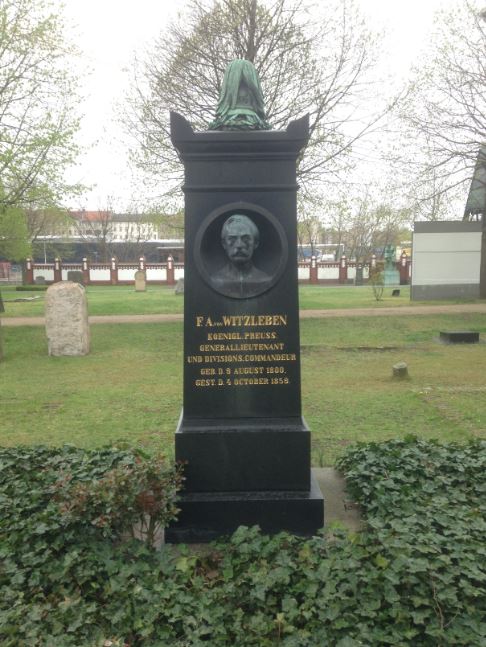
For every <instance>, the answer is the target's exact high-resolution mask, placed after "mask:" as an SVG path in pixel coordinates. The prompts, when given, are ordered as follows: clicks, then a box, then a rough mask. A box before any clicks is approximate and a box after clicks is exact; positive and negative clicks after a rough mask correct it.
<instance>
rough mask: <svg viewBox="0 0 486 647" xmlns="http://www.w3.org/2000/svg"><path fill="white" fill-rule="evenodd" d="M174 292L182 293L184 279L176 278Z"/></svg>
mask: <svg viewBox="0 0 486 647" xmlns="http://www.w3.org/2000/svg"><path fill="white" fill-rule="evenodd" d="M174 292H175V294H184V279H178V281H177V283H176V286H175V290H174Z"/></svg>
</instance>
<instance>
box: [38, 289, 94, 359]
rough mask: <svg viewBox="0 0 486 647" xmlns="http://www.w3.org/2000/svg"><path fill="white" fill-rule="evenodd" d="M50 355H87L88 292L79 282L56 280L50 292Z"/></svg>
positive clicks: (47, 319) (48, 325)
mask: <svg viewBox="0 0 486 647" xmlns="http://www.w3.org/2000/svg"><path fill="white" fill-rule="evenodd" d="M46 334H47V345H48V351H49V355H54V356H62V355H87V354H88V353H89V343H90V335H89V324H88V305H87V300H86V291H85V289H84V287H83V286H82V285H79V283H73V282H71V281H63V282H60V283H54V284H53V285H51V286H50V287H49V288H48V289H47V292H46Z"/></svg>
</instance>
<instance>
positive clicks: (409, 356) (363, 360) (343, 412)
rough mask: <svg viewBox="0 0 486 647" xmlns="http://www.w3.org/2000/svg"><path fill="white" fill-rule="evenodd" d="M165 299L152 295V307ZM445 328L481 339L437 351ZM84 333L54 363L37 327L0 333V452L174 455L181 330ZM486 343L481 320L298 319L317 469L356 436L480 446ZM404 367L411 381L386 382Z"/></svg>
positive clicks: (484, 423)
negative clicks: (105, 448)
mask: <svg viewBox="0 0 486 647" xmlns="http://www.w3.org/2000/svg"><path fill="white" fill-rule="evenodd" d="M314 289H315V288H311V290H314ZM96 290H102V288H97V289H95V293H96ZM111 290H112V288H109V289H108V292H109V293H110V292H111ZM317 290H319V288H317ZM338 290H339V289H338V288H337V289H336V293H337V292H338ZM357 290H358V291H359V290H360V288H358V289H357ZM331 291H332V290H330V292H331ZM351 291H353V289H351V290H350V292H351ZM162 292H163V290H162V289H160V291H157V290H154V301H156V299H157V298H159V297H160V294H161V293H162ZM89 293H90V302H91V308H94V306H95V304H96V300H95V299H91V296H92V295H91V291H89ZM306 293H307V292H306ZM17 294H22V293H17ZM111 294H113V295H116V294H118V298H119V301H116V299H115V297H114V300H113V302H112V306H113V308H115V306H116V307H118V306H119V305H121V304H122V303H123V295H124V294H125V295H126V294H129V291H128V290H127V289H126V288H115V289H114V291H113V292H111ZM157 295H158V296H157ZM5 296H7V293H5ZM132 296H135V293H133V294H131V295H130V298H131V297H132ZM137 296H138V295H137ZM141 296H143V297H144V298H148V297H150V292H148V293H146V294H145V295H141ZM7 298H8V296H7ZM400 298H401V297H400ZM168 299H169V294H168V293H167V299H165V300H168ZM174 299H175V297H174ZM178 299H179V301H178V303H180V304H181V307H182V299H180V297H179V298H178ZM129 300H130V299H127V300H126V301H127V302H128V301H129ZM159 300H160V302H161V303H162V302H163V301H164V300H163V299H159ZM100 303H101V301H100ZM105 303H106V302H105ZM10 305H16V304H7V307H9V306H10ZM18 305H23V304H18ZM29 305H30V304H29ZM159 305H160V304H159ZM311 307H318V306H316V305H312V306H311ZM334 307H338V306H337V305H336V306H334ZM171 311H174V310H173V309H172V310H171ZM93 314H94V312H93ZM441 329H458V330H459V329H469V330H478V331H480V332H481V333H482V334H483V335H482V337H483V340H482V342H481V343H480V344H479V345H472V346H468V345H460V346H447V345H442V344H440V343H438V341H437V337H438V332H439V330H441ZM91 335H92V347H91V353H90V355H88V356H86V357H75V358H69V357H62V358H53V357H48V356H47V344H46V339H45V332H44V330H43V328H42V327H19V328H7V327H5V328H4V329H3V338H4V344H3V346H4V353H5V358H4V361H3V362H2V363H0V384H1V387H0V406H1V410H2V424H1V426H0V444H1V445H14V444H18V443H27V444H35V443H48V444H56V445H57V444H62V443H65V442H68V443H74V444H76V445H79V446H83V447H95V446H99V445H102V444H105V443H109V442H112V441H116V440H119V439H126V440H130V441H133V442H140V443H142V444H145V445H147V446H151V447H155V446H158V447H160V446H162V447H163V448H164V449H165V450H166V451H167V452H168V453H171V452H172V448H173V434H174V431H175V427H176V423H177V419H178V416H179V414H180V409H181V406H182V362H183V354H182V324H180V323H164V324H117V325H103V326H92V327H91ZM485 336H486V318H485V317H484V315H480V314H467V315H457V314H454V315H435V316H429V315H422V316H420V317H413V316H403V317H400V318H398V317H379V318H368V317H362V318H361V317H356V318H336V319H312V320H304V321H303V322H302V324H301V343H302V392H303V413H304V416H305V418H306V420H307V422H308V423H309V425H310V428H311V430H312V432H313V464H314V465H330V464H332V463H333V461H334V459H335V458H336V456H338V455H340V454H342V452H343V450H344V448H345V447H346V446H347V445H349V444H350V443H354V442H355V441H357V440H363V441H372V440H376V441H380V440H384V439H388V438H397V437H403V436H405V435H407V434H409V433H415V434H417V435H419V436H421V437H423V438H439V439H440V440H442V441H451V440H456V441H461V440H464V439H467V438H473V437H482V438H486V379H485V367H486V343H485V341H484V337H485ZM400 360H403V361H406V362H407V363H408V365H409V372H410V380H408V381H402V382H396V381H394V380H392V379H391V367H392V364H394V363H395V362H397V361H400Z"/></svg>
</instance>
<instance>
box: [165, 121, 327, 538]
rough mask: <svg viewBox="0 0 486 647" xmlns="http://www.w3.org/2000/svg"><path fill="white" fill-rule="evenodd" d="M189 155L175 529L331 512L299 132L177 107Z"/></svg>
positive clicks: (184, 531)
mask: <svg viewBox="0 0 486 647" xmlns="http://www.w3.org/2000/svg"><path fill="white" fill-rule="evenodd" d="M171 135H172V141H173V144H174V146H175V148H176V149H177V151H178V153H179V155H180V157H181V159H182V161H183V162H184V168H185V184H184V187H183V189H184V193H185V218H186V221H185V243H186V250H185V259H186V260H185V286H184V408H183V413H182V415H181V419H180V421H179V425H178V428H177V431H176V434H175V445H176V459H177V460H178V461H184V462H185V463H186V465H185V476H186V481H185V489H184V492H183V494H182V499H181V501H180V503H179V507H180V509H181V511H180V514H179V518H178V521H177V522H176V523H174V524H173V525H171V526H170V527H169V528H168V529H167V532H166V540H167V541H168V542H181V541H182V542H201V541H209V540H211V539H213V538H215V537H217V536H219V535H222V534H228V533H231V532H233V531H234V530H236V528H237V527H238V526H239V525H255V524H257V525H259V526H260V527H261V528H262V530H264V531H266V532H278V531H280V530H288V531H290V532H294V533H296V534H302V535H310V534H313V533H315V532H316V531H317V530H318V529H319V528H321V527H322V525H323V497H322V494H321V492H320V490H319V487H318V485H317V483H316V482H315V481H314V480H313V479H312V478H311V470H310V432H309V429H308V428H307V426H306V424H305V422H304V420H303V419H302V415H301V395H300V343H299V312H298V292H297V258H296V255H297V232H296V228H297V223H296V192H297V185H296V159H297V157H298V155H299V153H300V151H301V149H302V148H303V146H304V145H305V143H306V141H307V138H308V119H307V117H305V118H303V119H301V120H299V121H296V122H293V123H292V124H290V125H289V127H288V128H287V130H286V131H244V132H241V131H226V132H225V131H223V132H218V131H211V132H204V133H194V132H193V130H192V128H191V126H190V125H189V123H188V122H187V121H186V120H185V119H184V118H183V117H181V116H180V115H177V114H175V113H172V114H171Z"/></svg>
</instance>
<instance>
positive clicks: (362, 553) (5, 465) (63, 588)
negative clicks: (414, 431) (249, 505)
mask: <svg viewBox="0 0 486 647" xmlns="http://www.w3.org/2000/svg"><path fill="white" fill-rule="evenodd" d="M149 460H150V459H149ZM127 461H128V463H130V460H129V458H127V455H126V454H124V453H123V452H122V451H121V450H115V449H102V450H98V451H94V450H92V451H90V452H83V451H82V450H76V449H74V448H69V447H67V448H66V447H64V448H57V449H54V448H50V449H47V448H10V449H3V450H2V451H1V452H0V508H1V509H0V560H1V562H0V564H1V565H0V587H1V591H0V644H2V646H5V647H14V646H15V647H18V646H23V645H25V646H28V647H31V646H32V647H35V646H37V645H46V646H48V645H49V646H51V645H52V646H55V647H64V646H66V647H69V646H76V647H82V646H90V647H96V646H100V647H106V646H108V645H110V646H113V647H114V646H119V647H121V646H125V647H135V646H144V647H145V646H146V647H158V646H160V647H172V646H173V647H199V646H203V645H204V646H205V645H211V647H223V646H228V645H238V647H240V646H241V647H250V646H251V647H253V646H254V647H266V646H273V645H282V646H285V647H323V646H330V647H358V646H365V647H376V646H377V645H398V646H410V647H412V646H413V647H415V646H420V647H439V646H441V647H442V646H451V647H452V646H454V647H457V646H458V645H461V646H465V647H482V646H484V645H486V546H485V541H484V538H485V536H486V441H481V440H476V441H473V442H470V443H467V444H448V445H446V444H439V443H435V442H431V441H424V440H419V439H416V438H406V439H404V440H394V441H388V442H385V443H372V444H363V445H359V446H356V447H353V448H351V449H348V451H347V453H346V454H345V455H344V456H343V457H342V458H341V459H340V460H339V464H338V467H339V468H340V469H342V470H343V471H344V472H345V473H346V474H347V478H348V483H349V488H350V496H352V498H353V499H354V500H355V501H356V502H357V503H359V504H360V506H361V508H362V512H363V517H364V520H365V524H364V528H363V531H362V532H360V533H359V534H348V533H346V532H345V531H344V530H340V529H338V528H334V529H331V530H329V531H328V532H327V533H326V534H325V535H322V536H318V537H314V538H312V539H308V540H304V539H302V538H298V537H293V536H290V535H288V534H285V533H282V534H280V535H278V536H275V537H267V536H263V535H261V533H260V532H259V530H258V529H257V528H240V529H239V530H237V531H236V532H235V534H234V535H233V536H231V537H229V538H227V539H225V540H224V541H220V542H217V543H214V544H211V545H209V546H208V547H207V549H206V550H204V551H193V550H192V551H190V550H188V549H185V548H184V547H182V548H181V547H177V548H175V547H170V546H167V547H164V548H163V549H162V550H161V551H154V550H153V549H151V548H148V547H147V546H146V545H145V544H143V543H141V542H138V541H136V540H125V541H121V540H120V534H119V532H120V528H119V526H114V527H113V528H112V531H110V526H106V525H103V524H100V523H99V521H98V519H99V515H98V513H99V510H96V514H97V515H98V516H97V517H96V518H95V519H93V518H92V514H93V512H94V511H93V510H92V509H91V508H89V506H88V508H87V514H86V517H85V519H84V520H83V519H82V518H81V517H80V516H79V515H78V516H77V517H76V518H74V519H73V518H72V517H69V516H67V517H66V515H65V509H64V508H63V506H62V505H60V502H59V497H58V496H57V495H56V492H59V488H58V487H57V488H56V487H55V484H56V483H57V482H58V480H59V474H60V473H61V472H62V473H64V472H65V471H66V470H69V471H70V474H71V479H70V483H71V484H75V483H76V481H79V482H84V483H88V482H91V481H92V482H96V481H99V480H100V479H101V480H102V479H103V478H105V477H106V474H107V473H109V472H110V470H112V469H113V466H114V465H115V466H116V465H119V464H125V463H127ZM144 473H145V472H144ZM94 491H95V492H97V493H98V494H99V492H100V488H99V487H96V488H94ZM108 500H109V503H110V505H111V504H113V506H115V504H116V502H115V501H113V498H112V497H111V498H110V497H108ZM105 503H106V502H105ZM90 515H91V516H90ZM113 516H114V519H120V515H117V514H116V510H114V513H113Z"/></svg>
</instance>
